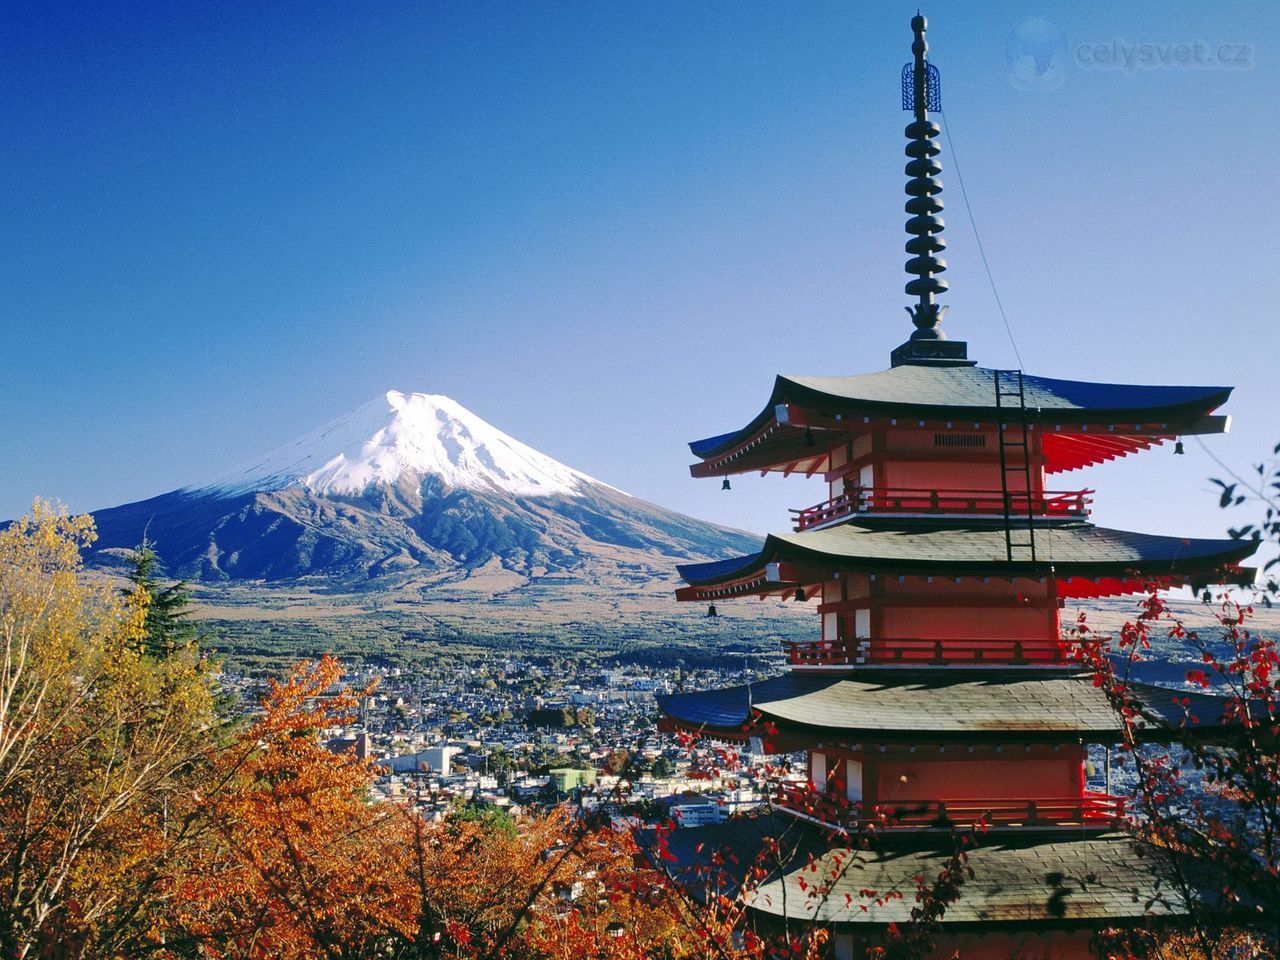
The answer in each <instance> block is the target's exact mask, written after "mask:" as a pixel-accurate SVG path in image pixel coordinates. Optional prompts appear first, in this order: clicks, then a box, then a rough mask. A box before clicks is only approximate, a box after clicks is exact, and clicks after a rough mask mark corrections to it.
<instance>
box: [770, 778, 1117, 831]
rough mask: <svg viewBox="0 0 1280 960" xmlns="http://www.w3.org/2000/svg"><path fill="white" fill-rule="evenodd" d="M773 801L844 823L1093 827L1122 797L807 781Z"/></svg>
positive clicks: (1111, 822)
mask: <svg viewBox="0 0 1280 960" xmlns="http://www.w3.org/2000/svg"><path fill="white" fill-rule="evenodd" d="M774 802H775V803H777V805H778V806H779V807H780V808H781V809H783V810H785V811H787V812H788V813H792V814H796V815H798V816H802V817H807V818H809V819H811V820H816V821H818V822H820V823H823V824H826V825H828V826H834V827H844V828H846V829H911V830H920V829H929V828H934V829H950V828H952V827H969V826H974V825H976V824H985V825H987V826H989V827H1011V828H1012V827H1093V828H1096V829H1107V828H1111V827H1115V826H1117V825H1118V824H1120V823H1121V821H1123V820H1124V815H1125V798H1124V797H1117V796H1114V795H1112V794H1109V793H1095V792H1094V791H1085V792H1084V794H1083V795H1082V796H1079V797H1050V798H1045V797H1016V798H1000V799H991V798H981V799H964V800H897V801H892V802H886V803H854V802H850V801H847V800H845V799H843V798H842V797H835V796H830V795H828V794H827V793H819V792H817V790H815V789H814V788H813V786H812V785H810V784H796V783H782V784H779V785H778V790H777V791H776V792H775V794H774Z"/></svg>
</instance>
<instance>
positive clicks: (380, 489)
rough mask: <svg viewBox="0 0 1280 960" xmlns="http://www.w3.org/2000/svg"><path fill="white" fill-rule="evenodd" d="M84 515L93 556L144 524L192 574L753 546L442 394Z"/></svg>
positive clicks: (597, 560) (378, 407) (621, 566)
mask: <svg viewBox="0 0 1280 960" xmlns="http://www.w3.org/2000/svg"><path fill="white" fill-rule="evenodd" d="M94 516H95V518H96V520H97V525H98V541H97V543H96V544H95V558H96V559H97V560H98V561H100V562H110V561H111V559H112V558H113V557H115V556H118V555H119V553H120V552H121V551H124V550H128V549H131V548H133V547H134V546H136V545H137V544H138V543H139V542H140V541H141V540H142V539H143V537H144V535H145V536H146V537H147V538H148V539H149V540H150V541H151V542H153V543H154V544H155V545H156V547H157V549H158V551H159V552H160V555H161V557H162V558H163V559H164V560H165V561H166V563H167V566H168V568H169V571H170V572H171V573H172V574H174V575H177V576H184V577H191V578H197V579H204V580H225V579H249V580H282V579H294V578H298V577H309V576H324V577H331V578H332V577H337V578H339V579H342V580H351V579H355V580H366V579H368V578H371V577H378V576H382V575H385V574H390V573H410V574H422V573H426V574H430V575H432V576H444V577H463V576H467V575H469V574H471V573H472V572H474V571H476V570H478V569H479V568H482V567H483V568H485V569H496V568H501V569H504V570H505V571H508V572H514V573H520V574H523V575H525V576H529V577H534V576H539V575H542V574H545V573H548V572H555V571H574V572H576V573H577V574H579V575H583V576H587V577H591V576H596V575H602V574H603V573H604V572H607V571H615V572H616V571H629V575H638V574H640V573H642V572H648V573H652V574H659V575H661V574H666V575H669V574H670V573H671V571H672V569H673V565H674V563H675V562H676V561H678V560H685V559H689V558H710V557H720V556H726V555H729V554H731V553H742V552H749V551H750V550H752V549H755V548H756V546H757V545H758V543H757V541H756V540H755V539H754V538H753V537H751V536H750V535H748V534H745V533H742V532H739V531H735V530H728V529H725V528H723V527H717V526H715V525H713V524H708V523H704V522H701V521H698V520H695V519H693V518H691V517H686V516H683V515H681V514H678V513H674V512H672V511H670V510H666V509H663V508H662V507H658V506H655V505H654V504H651V503H646V502H645V501H643V500H639V499H637V498H635V497H632V496H629V495H628V494H626V493H623V492H622V491H620V490H617V489H616V488H614V487H611V486H609V485H608V484H605V483H602V482H600V481H599V480H595V479H593V478H591V477H589V476H587V475H586V474H585V473H581V472H580V471H577V470H574V469H572V468H571V467H568V466H565V465H564V464H562V463H560V462H558V461H556V460H554V459H552V458H551V457H548V456H546V455H545V454H542V453H539V452H538V451H537V450H534V449H533V448H532V447H529V446H527V445H526V444H523V443H521V442H520V441H518V440H515V439H513V438H511V437H509V436H507V435H506V434H504V433H503V432H502V431H501V430H499V429H497V428H496V427H494V426H492V425H491V424H489V423H486V422H485V421H484V420H482V419H480V418H479V417H477V416H476V415H475V414H473V413H471V412H470V411H469V410H467V409H466V408H465V407H463V406H462V405H461V404H459V403H457V402H456V401H454V400H451V399H449V398H448V397H444V396H437V395H430V394H422V393H413V394H405V393H398V392H396V391H390V392H388V393H386V394H385V395H383V396H379V397H376V398H374V399H373V400H371V401H369V402H368V403H366V404H364V405H363V406H360V407H358V408H357V409H355V410H353V411H352V412H351V413H349V414H347V415H346V416H343V417H339V418H338V419H336V420H334V421H332V422H330V423H328V424H326V425H325V426H322V427H320V428H319V429H317V430H314V431H312V432H310V433H308V434H306V435H305V436H303V437H301V438H300V439H298V440H297V441H295V442H293V443H289V444H285V445H284V446H282V447H279V448H277V449H276V450H274V451H272V452H271V453H269V454H267V455H266V456H263V457H259V458H257V459H255V460H252V461H250V462H248V463H246V464H244V465H242V466H240V467H237V468H235V469H233V470H230V471H228V472H226V473H224V474H222V475H220V476H218V477H216V478H214V479H213V480H211V481H209V482H206V483H199V484H193V485H191V486H188V487H184V488H183V489H181V490H175V491H173V492H171V493H167V494H162V495H161V496H159V497H153V498H151V499H149V500H143V501H140V502H138V503H131V504H125V505H124V506H120V507H113V508H110V509H106V510H100V511H97V512H96V513H95V514H94Z"/></svg>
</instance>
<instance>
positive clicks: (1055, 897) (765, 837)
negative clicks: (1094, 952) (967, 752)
mask: <svg viewBox="0 0 1280 960" xmlns="http://www.w3.org/2000/svg"><path fill="white" fill-rule="evenodd" d="M638 839H639V841H640V843H641V845H642V847H646V848H648V849H650V850H652V849H653V847H654V846H655V845H656V843H657V840H656V837H655V836H654V835H653V834H651V833H650V834H648V835H645V834H642V835H640V836H639V837H638ZM1001 840H1004V841H1005V842H996V841H995V839H994V836H988V837H986V838H984V839H983V840H982V842H981V845H979V846H977V847H975V848H973V849H972V850H971V851H970V852H969V854H968V856H969V866H970V867H972V869H973V876H972V877H971V878H970V879H967V880H966V881H965V882H964V883H963V885H962V886H961V888H960V892H959V897H958V898H957V899H956V900H955V901H954V902H953V903H951V904H950V905H949V906H948V907H947V909H946V912H945V913H944V915H943V918H942V922H943V923H944V925H946V926H955V925H962V924H968V923H981V924H983V925H984V926H989V925H990V924H992V923H1001V922H1003V923H1013V924H1022V925H1029V926H1030V925H1035V926H1045V925H1049V926H1063V927H1069V926H1073V925H1077V924H1078V925H1088V924H1090V923H1092V922H1096V921H1099V920H1109V921H1112V922H1116V921H1123V920H1125V919H1133V920H1137V919H1139V918H1143V917H1148V916H1170V915H1180V914H1185V913H1186V912H1187V911H1186V908H1185V903H1184V901H1183V900H1182V898H1181V897H1180V896H1179V895H1178V894H1177V892H1176V885H1175V884H1173V883H1172V882H1171V877H1170V865H1169V863H1168V862H1167V860H1166V858H1165V854H1164V853H1162V852H1161V851H1159V850H1156V849H1154V848H1151V847H1147V846H1142V845H1139V844H1137V843H1135V842H1134V841H1133V840H1131V839H1130V838H1128V837H1126V836H1124V835H1121V834H1107V835H1103V836H1100V837H1091V838H1087V839H1075V840H1070V841H1065V842H1064V841H1051V840H1045V839H1043V838H1039V839H1038V840H1037V839H1036V838H1030V837H1028V838H1023V839H1021V840H1019V839H1017V838H1008V839H1006V838H1005V837H1002V838H1001ZM770 841H774V842H777V844H778V846H779V847H780V848H781V850H782V857H783V861H782V863H781V865H778V863H777V861H776V860H775V859H774V857H773V856H769V857H765V858H761V857H760V851H761V850H762V849H764V848H765V846H766V844H767V843H769V842H770ZM662 842H663V843H664V845H665V848H666V851H667V853H668V854H669V855H670V857H673V858H674V860H670V859H668V860H666V861H665V864H664V865H669V866H668V869H670V870H671V872H672V874H673V875H674V876H675V877H676V878H677V879H679V880H681V881H682V882H683V883H685V884H686V886H687V887H688V889H690V891H691V892H693V893H694V894H695V895H700V896H706V895H707V894H708V893H709V892H714V893H716V894H721V895H729V896H736V895H741V896H743V898H744V900H745V902H746V903H747V905H748V906H750V907H751V908H753V909H754V910H757V911H759V912H761V913H763V914H766V915H771V916H778V917H781V916H783V915H784V911H785V914H786V915H789V916H791V917H793V918H802V919H806V920H812V921H817V922H819V923H824V924H828V923H829V924H836V925H843V924H848V925H851V926H885V925H888V924H890V923H897V924H902V923H904V922H906V921H908V920H909V919H910V911H911V909H912V908H913V907H915V906H916V905H917V903H916V899H915V891H916V889H917V887H916V882H915V879H914V878H915V877H920V878H922V879H923V880H924V881H925V882H926V883H930V882H932V881H933V880H935V879H936V878H937V877H938V875H939V873H940V871H941V870H942V868H943V867H944V866H945V864H946V860H947V855H946V854H945V853H943V852H939V851H937V850H933V849H918V848H911V847H907V848H902V847H889V848H885V849H880V850H876V849H866V850H863V849H852V848H849V847H843V846H837V847H834V848H833V847H831V845H830V842H829V840H828V838H827V837H826V836H825V834H824V833H823V832H822V831H820V830H816V829H812V828H809V827H807V826H805V825H803V824H798V823H797V822H796V821H794V820H792V819H791V818H788V817H784V816H781V815H779V814H761V815H758V816H753V817H737V818H734V819H732V820H729V821H727V822H725V823H722V824H715V825H709V826H705V827H699V828H697V829H677V830H674V831H672V832H671V833H669V834H667V835H666V837H665V838H664V839H663V841H662ZM726 854H731V856H726ZM713 859H714V860H715V861H716V863H717V864H721V866H717V867H715V868H711V867H710V864H711V862H712V860H713ZM756 864H760V865H761V866H764V867H765V868H766V869H768V870H769V874H768V875H767V876H766V877H765V879H764V881H763V882H762V883H761V884H760V885H759V886H757V887H756V888H755V889H754V890H745V891H744V890H743V884H742V877H743V876H744V875H745V873H746V871H747V870H749V869H751V868H752V867H753V866H755V865H756ZM894 890H899V891H902V892H903V894H904V895H903V896H902V897H901V898H895V897H887V898H886V897H885V896H884V895H885V894H887V893H890V892H891V891H894ZM873 891H874V893H873Z"/></svg>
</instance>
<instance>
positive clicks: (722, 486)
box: [720, 477, 733, 490]
mask: <svg viewBox="0 0 1280 960" xmlns="http://www.w3.org/2000/svg"><path fill="white" fill-rule="evenodd" d="M720 489H721V490H732V489H733V487H731V486H729V478H728V477H725V478H724V481H723V482H722V483H721V484H720Z"/></svg>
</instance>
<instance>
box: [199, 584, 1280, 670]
mask: <svg viewBox="0 0 1280 960" xmlns="http://www.w3.org/2000/svg"><path fill="white" fill-rule="evenodd" d="M675 585H676V584H675V581H674V579H655V578H653V577H651V576H649V575H647V574H641V573H639V572H637V574H636V576H634V577H626V576H616V577H612V578H604V579H579V578H575V577H573V576H571V575H561V576H548V577H543V578H539V579H534V580H525V579H524V578H523V577H518V576H515V575H512V574H509V573H507V572H504V571H501V570H494V571H492V572H482V573H480V574H479V575H473V576H471V577H469V578H467V579H465V580H457V581H452V582H449V581H445V582H442V581H440V580H438V579H435V580H433V579H426V578H405V579H402V580H400V581H397V582H393V583H387V582H386V581H385V580H384V581H380V583H379V586H378V587H377V588H376V589H367V590H362V591H354V592H352V591H341V592H340V591H337V590H335V589H334V588H332V587H330V586H326V585H325V584H323V583H321V582H317V583H314V584H305V583H299V584H295V585H291V586H270V587H268V586H262V585H244V584H226V585H208V584H197V585H195V586H194V593H195V599H196V615H197V618H198V619H199V621H200V623H201V626H202V628H203V629H204V630H206V631H207V632H208V633H209V634H211V640H210V642H209V644H208V645H209V646H210V647H212V648H213V649H215V650H217V651H218V653H219V654H220V655H221V656H223V657H224V658H225V660H226V661H227V663H228V665H229V666H231V667H232V668H234V669H237V670H243V671H249V672H258V671H266V672H275V671H278V670H279V669H281V668H282V667H283V666H284V665H286V664H288V663H291V662H293V661H294V660H297V659H299V658H301V657H315V656H318V655H320V654H323V653H333V654H336V655H338V656H340V657H342V658H343V659H346V660H350V661H354V662H373V663H383V664H389V665H403V666H414V665H424V664H429V663H439V662H441V661H444V662H457V661H462V660H468V659H473V658H479V657H490V656H519V657H521V658H526V659H550V660H554V659H556V658H564V657H569V658H574V659H586V660H593V661H599V662H602V663H614V662H620V663H644V664H649V665H653V666H672V667H674V666H676V665H677V664H684V665H686V666H689V667H698V666H705V665H709V664H712V663H715V662H717V661H719V660H721V659H723V658H724V657H725V656H727V655H731V656H746V657H751V658H757V662H758V663H759V665H760V666H761V667H764V666H765V665H766V663H767V662H768V661H770V660H776V659H777V656H778V654H779V652H780V644H781V642H782V641H784V640H803V639H811V638H812V636H813V634H814V632H815V631H816V629H817V616H816V609H815V608H816V604H815V603H812V602H811V603H809V604H799V603H795V602H786V603H783V602H780V601H777V600H768V601H758V600H738V601H731V602H725V603H722V604H720V605H719V613H720V616H718V617H715V618H711V617H708V616H707V615H706V612H707V611H706V608H705V607H703V606H702V605H700V604H693V603H677V602H676V601H675V599H674V597H673V591H674V588H675ZM1171 606H1172V608H1173V610H1174V612H1175V613H1176V614H1177V615H1178V616H1179V617H1181V618H1182V619H1183V620H1184V621H1185V622H1186V624H1187V625H1188V626H1189V627H1191V628H1193V629H1196V628H1199V629H1203V630H1206V631H1209V630H1212V629H1213V627H1214V619H1213V610H1212V608H1209V607H1207V606H1205V605H1204V604H1202V603H1200V602H1198V601H1195V600H1193V599H1190V598H1179V599H1174V600H1172V601H1171ZM1081 609H1083V610H1084V612H1085V615H1086V617H1087V620H1088V623H1089V625H1090V626H1091V628H1092V629H1094V630H1095V631H1103V632H1115V631H1117V630H1118V629H1119V627H1120V626H1121V625H1122V624H1123V623H1124V621H1125V620H1126V619H1129V618H1132V617H1133V616H1135V615H1136V611H1137V598H1134V597H1120V598H1111V599H1104V600H1092V601H1088V605H1087V606H1084V607H1082V606H1080V605H1079V604H1073V603H1070V602H1069V603H1068V604H1067V605H1066V607H1065V608H1064V609H1063V612H1062V621H1063V625H1064V627H1069V626H1071V625H1072V624H1073V623H1074V622H1075V618H1076V615H1077V613H1078V612H1079V611H1080V610H1081ZM1254 625H1255V626H1256V627H1257V628H1258V629H1262V630H1265V631H1270V632H1274V631H1275V629H1276V628H1277V627H1280V611H1276V610H1269V609H1266V608H1263V607H1259V608H1258V610H1257V611H1256V613H1255V615H1254ZM1162 634H1163V632H1162V631H1156V632H1155V633H1154V634H1153V635H1154V636H1155V637H1156V643H1155V649H1154V650H1153V652H1152V656H1151V658H1150V659H1151V662H1150V663H1149V664H1147V665H1144V667H1143V668H1142V675H1143V678H1144V679H1150V680H1158V681H1163V682H1181V680H1182V675H1183V670H1184V669H1185V666H1184V664H1185V663H1187V662H1190V661H1191V660H1192V659H1193V655H1192V654H1191V653H1189V652H1188V651H1187V649H1186V648H1185V647H1184V646H1182V645H1180V644H1179V643H1176V642H1174V641H1170V640H1168V639H1166V638H1163V636H1162Z"/></svg>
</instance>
